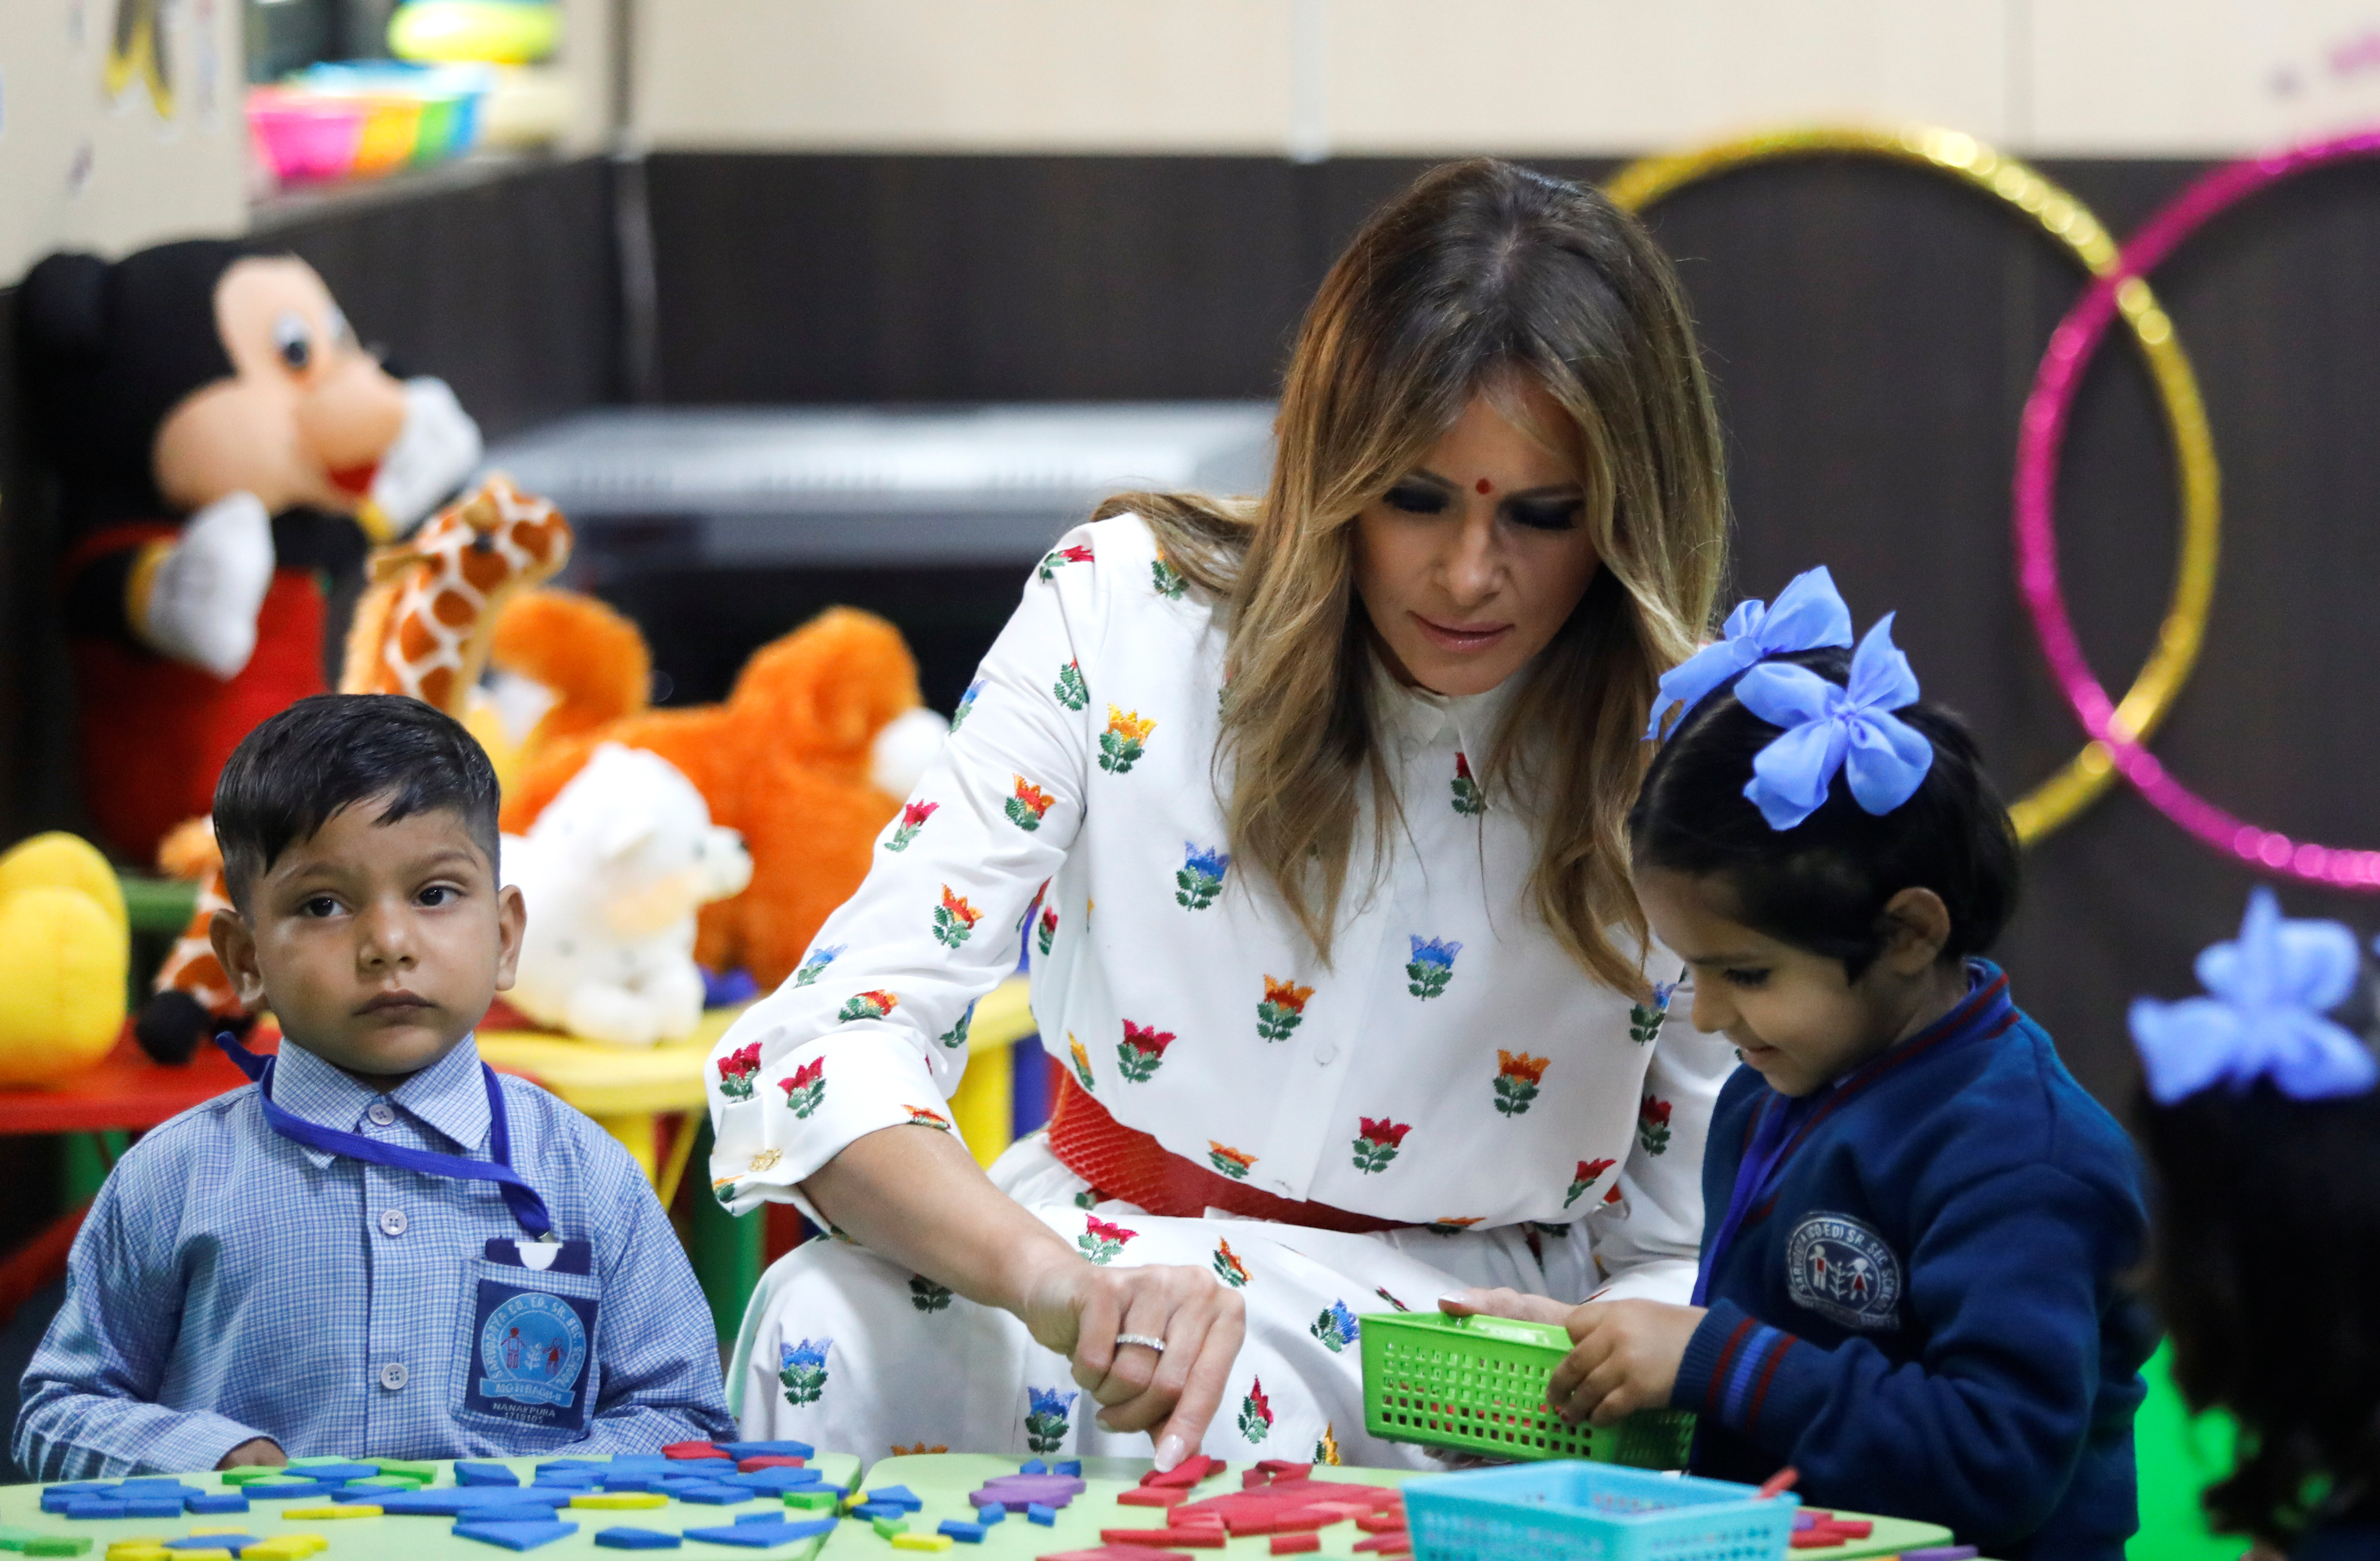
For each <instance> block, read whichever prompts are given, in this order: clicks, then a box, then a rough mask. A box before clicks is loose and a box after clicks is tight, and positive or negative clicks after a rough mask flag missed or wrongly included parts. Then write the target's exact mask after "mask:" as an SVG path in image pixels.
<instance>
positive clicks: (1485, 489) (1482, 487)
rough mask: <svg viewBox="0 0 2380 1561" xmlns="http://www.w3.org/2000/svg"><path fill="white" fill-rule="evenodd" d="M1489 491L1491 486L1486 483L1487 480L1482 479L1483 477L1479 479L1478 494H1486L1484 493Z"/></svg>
mask: <svg viewBox="0 0 2380 1561" xmlns="http://www.w3.org/2000/svg"><path fill="white" fill-rule="evenodd" d="M1491 489H1492V485H1491V484H1490V483H1489V482H1488V479H1487V478H1484V477H1483V478H1480V479H1479V491H1480V492H1482V493H1486V492H1488V491H1490V490H1491Z"/></svg>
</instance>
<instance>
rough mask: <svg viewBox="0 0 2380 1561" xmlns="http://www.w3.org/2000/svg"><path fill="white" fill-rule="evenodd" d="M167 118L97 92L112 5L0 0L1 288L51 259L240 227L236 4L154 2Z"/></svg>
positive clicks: (132, 92)
mask: <svg viewBox="0 0 2380 1561" xmlns="http://www.w3.org/2000/svg"><path fill="white" fill-rule="evenodd" d="M161 8H162V10H163V12H164V17H165V21H166V38H167V47H168V51H169V54H170V56H171V59H172V63H173V70H174V79H175V85H176V92H175V94H174V103H173V113H172V115H170V116H166V115H160V114H159V113H158V111H157V107H156V105H155V104H154V103H152V101H151V99H150V94H149V92H148V91H147V90H146V89H145V88H144V87H142V86H141V85H140V84H139V83H137V82H136V83H135V84H134V85H133V86H132V87H131V88H130V89H129V90H128V91H127V92H126V93H125V94H124V95H123V96H121V97H119V98H115V99H111V98H110V97H109V95H108V93H107V91H106V87H105V83H104V79H103V78H104V71H105V62H106V58H107V37H108V32H109V30H110V29H111V28H112V27H113V25H114V22H115V0H0V283H6V282H7V281H10V280H13V279H14V278H15V277H16V276H17V275H18V272H21V271H22V270H23V269H24V268H25V266H26V265H27V264H28V263H29V262H30V261H31V260H34V259H36V258H38V257H40V256H41V255H43V254H46V253H47V252H48V251H50V250H51V249H54V248H67V247H73V248H94V249H100V250H103V251H106V252H109V253H117V252H121V251H122V250H125V249H128V248H138V247H139V246H140V245H142V244H146V243H151V242H154V241H157V240H160V239H165V238H176V237H183V236H191V235H198V234H222V233H235V232H237V231H238V230H239V229H240V228H242V227H243V226H245V225H246V224H247V220H248V206H247V199H246V194H245V191H244V190H243V188H242V185H241V180H242V177H243V168H244V162H243V152H244V148H245V144H246V138H247V133H248V132H247V128H246V120H245V119H244V118H243V116H242V114H241V96H240V94H241V91H242V85H241V83H242V75H243V72H242V66H241V63H240V52H239V51H240V33H239V20H240V18H239V8H238V0H162V6H161Z"/></svg>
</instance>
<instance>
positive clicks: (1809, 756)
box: [1735, 612, 1934, 829]
mask: <svg viewBox="0 0 2380 1561" xmlns="http://www.w3.org/2000/svg"><path fill="white" fill-rule="evenodd" d="M1892 616H1893V615H1892V614H1891V613H1889V612H1888V613H1886V614H1885V615H1884V616H1883V617H1881V618H1879V619H1877V620H1876V627H1874V628H1872V629H1870V630H1868V632H1867V635H1866V637H1865V638H1864V639H1862V640H1861V641H1860V643H1859V648H1858V649H1857V650H1854V651H1852V675H1851V686H1850V687H1849V688H1839V687H1837V686H1836V685H1835V684H1831V683H1828V681H1827V680H1826V679H1825V678H1822V677H1820V676H1819V675H1818V674H1817V673H1815V672H1812V671H1810V669H1809V668H1807V667H1794V666H1787V665H1781V664H1779V663H1777V662H1764V663H1763V664H1761V665H1760V666H1757V667H1755V668H1753V669H1752V670H1751V671H1750V672H1746V673H1744V674H1743V678H1742V679H1741V680H1740V681H1739V682H1738V683H1737V684H1736V685H1735V696H1736V698H1737V699H1739V700H1741V701H1742V702H1743V708H1745V709H1747V710H1750V711H1751V712H1752V713H1753V714H1754V715H1755V716H1758V717H1759V718H1760V719H1761V720H1765V721H1767V722H1768V723H1769V724H1770V725H1772V726H1781V727H1783V728H1784V729H1785V732H1784V734H1783V735H1782V736H1779V738H1778V739H1777V740H1776V741H1775V742H1773V743H1771V744H1768V746H1767V747H1765V748H1763V749H1761V750H1760V752H1759V753H1758V754H1757V755H1756V756H1755V757H1754V758H1753V761H1752V779H1751V780H1749V781H1747V782H1745V784H1744V788H1743V794H1744V795H1745V796H1746V797H1748V798H1750V799H1751V800H1752V802H1753V804H1754V805H1755V806H1757V807H1758V808H1759V809H1760V817H1763V818H1766V819H1767V820H1768V827H1769V828H1770V829H1792V828H1793V827H1794V826H1795V825H1797V824H1799V823H1801V822H1802V820H1803V819H1804V818H1807V817H1810V815H1811V814H1813V813H1815V812H1816V811H1817V810H1818V808H1819V806H1820V805H1822V804H1824V803H1825V802H1826V800H1827V789H1828V787H1829V786H1831V785H1833V784H1834V780H1835V772H1836V771H1838V770H1844V771H1847V772H1848V773H1849V775H1850V777H1851V784H1852V797H1853V798H1855V799H1857V801H1858V803H1859V805H1860V806H1862V807H1864V808H1865V809H1866V810H1867V811H1868V812H1870V813H1872V814H1876V815H1878V816H1879V817H1880V816H1882V815H1884V814H1887V813H1890V812H1891V811H1892V810H1893V809H1894V808H1896V807H1899V806H1900V805H1901V804H1902V803H1905V802H1907V801H1908V800H1909V799H1910V798H1911V797H1913V796H1914V795H1916V794H1917V788H1918V786H1919V785H1920V784H1922V783H1923V782H1924V780H1925V772H1926V771H1927V770H1929V769H1931V768H1934V744H1932V743H1931V742H1930V741H1928V740H1927V739H1926V737H1925V733H1923V732H1919V731H1918V730H1917V729H1916V728H1914V727H1913V726H1911V725H1910V724H1909V723H1908V722H1906V721H1904V720H1900V719H1899V718H1898V717H1896V716H1894V715H1893V714H1892V713H1891V712H1892V711H1894V710H1898V709H1900V708H1902V707H1904V706H1907V705H1913V704H1915V703H1916V702H1917V674H1916V673H1915V672H1912V671H1911V670H1910V667H1909V658H1908V657H1906V656H1904V655H1902V654H1901V653H1900V650H1899V649H1898V648H1896V647H1894V645H1893V643H1892Z"/></svg>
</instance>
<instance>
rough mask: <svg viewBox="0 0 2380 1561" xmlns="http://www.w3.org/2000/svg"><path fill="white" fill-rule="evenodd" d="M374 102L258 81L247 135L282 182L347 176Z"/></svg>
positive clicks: (250, 102)
mask: <svg viewBox="0 0 2380 1561" xmlns="http://www.w3.org/2000/svg"><path fill="white" fill-rule="evenodd" d="M369 109H370V104H368V103H364V102H361V101H360V100H356V101H346V102H343V101H341V100H338V99H335V98H323V97H317V96H313V95H311V94H308V93H300V92H285V91H281V90H279V89H277V88H273V87H255V88H251V89H249V94H248V127H249V137H250V139H252V140H253V141H254V142H255V144H256V150H257V155H258V156H259V157H261V159H263V161H264V165H265V166H266V167H268V168H270V169H272V170H273V177H274V178H276V179H278V180H280V181H281V182H282V183H283V184H302V183H305V182H308V181H310V180H319V179H338V178H345V177H346V175H348V174H349V173H350V172H352V171H353V170H354V168H355V165H356V148H357V145H358V143H359V142H360V141H361V140H362V139H363V130H364V119H365V116H366V115H367V113H368V112H369Z"/></svg>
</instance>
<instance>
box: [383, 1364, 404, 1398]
mask: <svg viewBox="0 0 2380 1561" xmlns="http://www.w3.org/2000/svg"><path fill="white" fill-rule="evenodd" d="M405 1376H406V1373H405V1362H404V1361H390V1362H389V1363H388V1364H387V1365H385V1366H383V1367H382V1368H381V1369H380V1385H381V1386H383V1387H385V1388H387V1389H388V1390H389V1391H390V1392H391V1393H394V1392H395V1391H396V1390H397V1389H398V1388H400V1387H403V1386H405Z"/></svg>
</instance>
